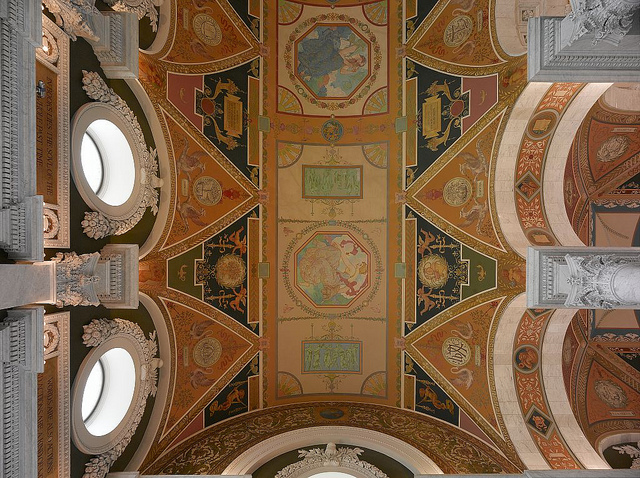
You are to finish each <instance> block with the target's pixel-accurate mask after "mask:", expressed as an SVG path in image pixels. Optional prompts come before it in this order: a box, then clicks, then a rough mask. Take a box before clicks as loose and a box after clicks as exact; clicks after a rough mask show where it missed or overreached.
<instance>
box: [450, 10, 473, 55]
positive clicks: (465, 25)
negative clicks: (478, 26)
mask: <svg viewBox="0 0 640 478" xmlns="http://www.w3.org/2000/svg"><path fill="white" fill-rule="evenodd" d="M472 32H473V20H471V17H470V16H468V15H458V16H457V17H455V18H454V19H453V20H451V21H450V22H449V24H448V25H447V28H445V30H444V37H443V41H444V44H445V45H447V46H448V47H450V48H455V47H458V46H460V45H462V44H463V43H464V42H465V41H467V39H468V38H469V37H470V36H471V33H472Z"/></svg>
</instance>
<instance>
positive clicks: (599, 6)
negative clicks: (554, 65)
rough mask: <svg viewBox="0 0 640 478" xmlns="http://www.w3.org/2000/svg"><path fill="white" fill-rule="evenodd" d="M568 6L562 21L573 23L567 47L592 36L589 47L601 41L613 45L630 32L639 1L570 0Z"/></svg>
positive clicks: (639, 4) (639, 8)
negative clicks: (565, 19)
mask: <svg viewBox="0 0 640 478" xmlns="http://www.w3.org/2000/svg"><path fill="white" fill-rule="evenodd" d="M571 7H572V10H573V11H572V12H571V13H570V14H569V15H567V17H566V18H567V19H570V20H571V22H572V23H573V31H572V32H571V37H570V38H569V40H568V43H567V45H571V44H573V43H574V42H575V41H576V40H578V39H579V38H581V37H583V36H584V35H587V34H593V40H592V42H591V44H592V45H597V44H598V43H600V41H605V42H607V43H611V44H612V45H616V46H617V45H619V44H620V42H621V41H622V38H624V36H625V35H626V34H627V33H628V32H629V30H630V29H631V26H632V24H633V20H634V16H636V15H637V14H638V10H640V0H623V1H621V0H574V1H572V2H571Z"/></svg>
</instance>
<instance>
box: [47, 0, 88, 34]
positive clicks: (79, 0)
mask: <svg viewBox="0 0 640 478" xmlns="http://www.w3.org/2000/svg"><path fill="white" fill-rule="evenodd" d="M42 3H43V4H44V6H45V7H47V9H48V10H49V11H50V12H51V13H52V14H53V16H54V17H55V19H56V23H57V24H58V26H60V27H62V29H63V30H64V31H65V32H66V33H67V35H69V36H70V37H71V39H72V40H77V39H78V37H84V38H86V39H87V40H91V41H99V40H100V38H98V36H97V35H96V34H95V32H94V31H93V27H92V25H91V17H93V16H94V15H100V11H99V10H98V9H97V8H96V6H95V3H96V2H95V0H42Z"/></svg>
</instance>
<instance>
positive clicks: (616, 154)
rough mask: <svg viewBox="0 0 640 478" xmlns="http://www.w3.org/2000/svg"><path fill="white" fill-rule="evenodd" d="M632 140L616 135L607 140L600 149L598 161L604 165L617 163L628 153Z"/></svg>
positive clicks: (597, 156) (597, 154)
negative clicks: (612, 162)
mask: <svg viewBox="0 0 640 478" xmlns="http://www.w3.org/2000/svg"><path fill="white" fill-rule="evenodd" d="M630 144H631V139H629V137H628V136H623V135H615V136H611V137H609V138H607V139H606V140H605V141H604V142H603V143H602V144H601V145H600V147H599V148H598V152H597V153H596V159H597V160H598V161H600V162H602V163H610V162H611V161H616V160H617V159H620V157H621V156H622V155H623V154H624V153H626V152H627V149H629V145H630Z"/></svg>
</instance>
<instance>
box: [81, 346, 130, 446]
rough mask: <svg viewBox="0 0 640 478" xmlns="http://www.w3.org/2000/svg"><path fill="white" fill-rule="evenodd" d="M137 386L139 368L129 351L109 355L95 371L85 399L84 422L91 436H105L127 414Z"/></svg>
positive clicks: (115, 349) (83, 405) (102, 359)
mask: <svg viewBox="0 0 640 478" xmlns="http://www.w3.org/2000/svg"><path fill="white" fill-rule="evenodd" d="M135 386H136V368H135V365H134V363H133V358H132V357H131V355H130V354H129V352H127V351H126V350H125V349H121V348H113V349H109V350H108V351H106V352H105V353H104V354H103V355H102V357H100V359H99V360H98V362H96V364H95V365H94V366H93V368H92V369H91V372H90V373H89V377H88V378H87V383H86V385H85V388H84V392H83V395H82V420H83V421H84V424H85V426H86V427H87V430H88V431H89V433H91V434H92V435H94V436H104V435H106V434H108V433H110V432H112V431H113V430H115V428H116V427H117V426H118V425H119V424H120V422H121V421H122V419H123V418H124V417H125V415H126V414H127V411H128V410H129V406H130V405H131V401H132V400H133V393H134V391H135Z"/></svg>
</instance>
